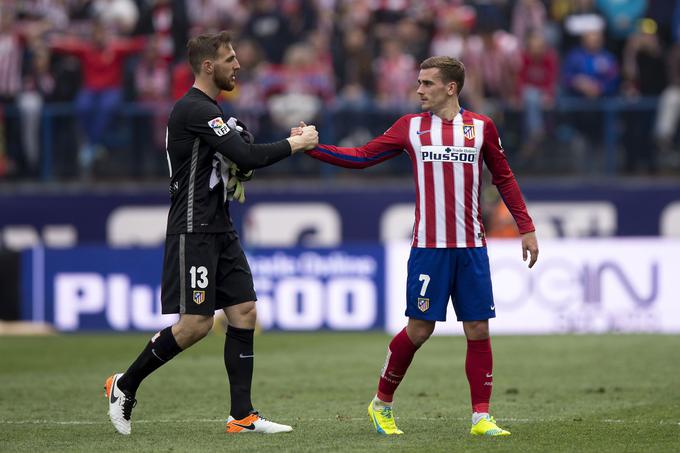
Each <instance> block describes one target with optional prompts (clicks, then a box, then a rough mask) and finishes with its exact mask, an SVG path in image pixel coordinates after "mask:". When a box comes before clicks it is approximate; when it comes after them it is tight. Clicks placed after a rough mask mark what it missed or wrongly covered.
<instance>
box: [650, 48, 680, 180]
mask: <svg viewBox="0 0 680 453" xmlns="http://www.w3.org/2000/svg"><path fill="white" fill-rule="evenodd" d="M666 65H667V68H668V85H667V86H666V88H664V90H663V92H662V93H661V97H660V98H659V107H658V110H657V117H656V124H655V125H654V136H655V138H656V142H657V144H658V147H659V151H660V153H661V154H660V156H659V161H660V162H661V163H663V164H664V165H668V166H672V167H675V168H680V153H679V152H678V150H677V149H674V148H675V146H674V142H675V138H676V134H677V128H678V119H680V42H678V41H676V42H675V44H673V47H672V48H671V50H670V52H669V53H668V56H667V60H666Z"/></svg>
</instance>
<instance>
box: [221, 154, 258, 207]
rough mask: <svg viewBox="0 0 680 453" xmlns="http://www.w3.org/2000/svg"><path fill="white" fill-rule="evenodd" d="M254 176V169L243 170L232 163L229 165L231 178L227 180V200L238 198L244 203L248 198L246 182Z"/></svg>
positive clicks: (237, 199)
mask: <svg viewBox="0 0 680 453" xmlns="http://www.w3.org/2000/svg"><path fill="white" fill-rule="evenodd" d="M252 177H253V170H250V171H247V172H243V171H241V170H239V168H238V167H237V166H236V165H235V164H232V165H231V167H229V180H228V181H227V187H226V189H227V200H229V201H233V200H236V201H238V202H239V203H243V202H244V201H245V200H246V189H245V185H244V182H245V181H250V179H251V178H252Z"/></svg>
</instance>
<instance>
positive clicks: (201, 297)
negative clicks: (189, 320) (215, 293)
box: [194, 291, 205, 305]
mask: <svg viewBox="0 0 680 453" xmlns="http://www.w3.org/2000/svg"><path fill="white" fill-rule="evenodd" d="M194 302H195V303H196V305H201V304H202V303H203V302H205V291H194Z"/></svg>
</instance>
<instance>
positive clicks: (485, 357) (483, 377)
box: [465, 338, 493, 412]
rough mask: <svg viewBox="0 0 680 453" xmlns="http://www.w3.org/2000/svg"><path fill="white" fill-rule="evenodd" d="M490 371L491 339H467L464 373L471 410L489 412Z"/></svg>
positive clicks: (491, 379)
mask: <svg viewBox="0 0 680 453" xmlns="http://www.w3.org/2000/svg"><path fill="white" fill-rule="evenodd" d="M492 372H493V355H492V354H491V339H490V338H487V339H485V340H468V341H467V356H466V357H465V374H466V375H467V379H468V382H469V383H470V398H471V400H472V412H489V400H490V399H491V387H492V386H493V377H492Z"/></svg>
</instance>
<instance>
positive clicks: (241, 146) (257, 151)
mask: <svg viewBox="0 0 680 453" xmlns="http://www.w3.org/2000/svg"><path fill="white" fill-rule="evenodd" d="M188 128H189V130H190V131H191V132H192V133H194V134H196V135H198V136H199V137H200V138H201V140H204V141H205V142H207V143H208V145H210V148H211V149H213V150H215V152H218V153H220V154H222V155H223V156H224V157H226V158H227V159H229V160H231V161H232V162H234V163H235V164H236V165H237V166H238V168H240V169H241V170H243V171H250V170H254V169H257V168H262V167H266V166H269V165H271V164H273V163H275V162H278V161H280V160H281V159H284V158H286V157H288V156H290V155H291V149H290V144H289V143H288V141H287V140H280V141H278V142H274V143H263V144H251V143H246V142H245V141H244V140H243V138H242V137H241V135H240V134H239V133H238V132H237V131H236V130H233V129H232V128H230V127H229V126H228V125H227V122H226V120H225V119H224V117H223V116H222V112H221V111H220V109H219V108H218V107H217V106H216V105H213V104H205V105H201V106H200V107H198V108H196V109H195V111H194V112H192V115H191V121H190V122H189V126H188Z"/></svg>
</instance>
